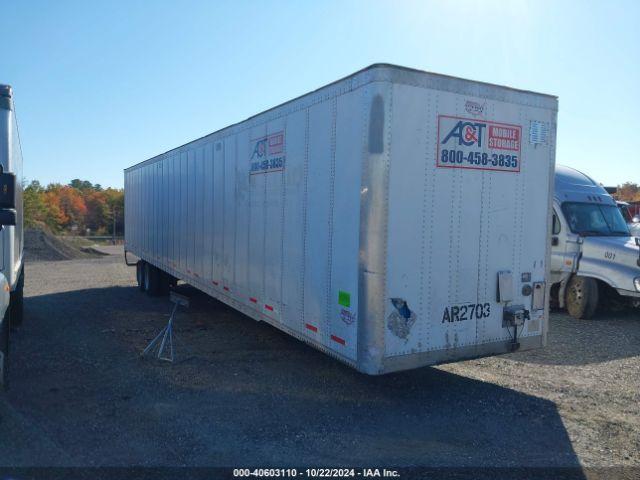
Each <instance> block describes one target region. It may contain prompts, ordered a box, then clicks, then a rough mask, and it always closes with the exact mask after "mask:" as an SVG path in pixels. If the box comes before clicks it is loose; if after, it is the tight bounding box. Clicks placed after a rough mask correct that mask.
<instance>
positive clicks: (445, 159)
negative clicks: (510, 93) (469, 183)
mask: <svg viewBox="0 0 640 480" xmlns="http://www.w3.org/2000/svg"><path fill="white" fill-rule="evenodd" d="M521 138H522V127H521V126H520V125H510V124H507V123H499V122H493V121H490V120H477V119H472V118H462V117H455V116H450V115H438V148H437V153H436V155H437V157H436V166H437V167H439V168H466V169H474V170H499V171H504V172H519V171H520V161H521V158H520V150H521V148H520V146H521V145H520V139H521Z"/></svg>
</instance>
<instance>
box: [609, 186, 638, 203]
mask: <svg viewBox="0 0 640 480" xmlns="http://www.w3.org/2000/svg"><path fill="white" fill-rule="evenodd" d="M614 197H615V198H616V200H620V201H622V202H640V185H638V184H637V183H632V182H625V183H623V184H622V185H619V186H618V191H617V192H616V194H615V195H614Z"/></svg>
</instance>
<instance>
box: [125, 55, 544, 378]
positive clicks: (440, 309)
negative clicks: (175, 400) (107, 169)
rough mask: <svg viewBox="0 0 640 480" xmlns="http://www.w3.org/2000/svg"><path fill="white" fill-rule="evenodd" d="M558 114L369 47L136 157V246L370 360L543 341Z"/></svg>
mask: <svg viewBox="0 0 640 480" xmlns="http://www.w3.org/2000/svg"><path fill="white" fill-rule="evenodd" d="M556 116H557V99H556V98H555V97H551V96H548V95H541V94H536V93H532V92H526V91H521V90H514V89H510V88H506V87H501V86H496V85H490V84H485V83H479V82H473V81H468V80H462V79H458V78H452V77H446V76H442V75H436V74H431V73H426V72H421V71H416V70H410V69H406V68H401V67H395V66H390V65H373V66H371V67H369V68H367V69H364V70H362V71H360V72H357V73H355V74H353V75H351V76H349V77H346V78H344V79H342V80H339V81H337V82H335V83H332V84H330V85H328V86H326V87H323V88H321V89H319V90H316V91H314V92H312V93H309V94H307V95H304V96H302V97H299V98H297V99H295V100H292V101H290V102H287V103H285V104H282V105H280V106H278V107H275V108H273V109H271V110H268V111H266V112H263V113H261V114H259V115H256V116H254V117H251V118H249V119H247V120H245V121H243V122H240V123H237V124H235V125H232V126H230V127H228V128H225V129H223V130H220V131H218V132H215V133H212V134H210V135H207V136H205V137H203V138H200V139H198V140H195V141H193V142H191V143H188V144H186V145H183V146H181V147H178V148H176V149H174V150H171V151H169V152H166V153H164V154H161V155H159V156H157V157H154V158H152V159H150V160H147V161H145V162H142V163H140V164H138V165H135V166H133V167H130V168H128V169H126V170H125V195H126V197H125V221H126V227H125V228H126V230H125V231H126V235H125V237H126V250H127V251H129V252H132V253H133V254H135V255H137V256H139V257H140V258H142V259H143V260H145V261H147V262H149V263H150V264H152V265H155V266H156V267H158V268H159V269H161V270H163V271H165V272H168V273H169V274H171V275H173V276H175V277H177V278H180V279H182V280H185V281H186V282H188V283H190V284H192V285H194V286H195V287H197V288H199V289H200V290H202V291H204V292H206V293H208V294H209V295H211V296H213V297H215V298H217V299H219V300H221V301H223V302H224V303H227V304H229V305H231V306H232V307H234V308H236V309H238V310H239V311H241V312H243V313H245V314H246V315H248V316H250V317H252V318H254V319H256V320H262V321H266V322H269V323H270V324H272V325H274V326H276V327H277V328H280V329H281V330H284V331H285V332H288V333H289V334H291V335H293V336H295V337H296V338H299V339H301V340H303V341H305V342H308V343H309V344H311V345H313V346H315V347H317V348H319V349H320V350H322V351H324V352H326V353H328V354H331V355H332V356H335V357H336V358H338V359H340V360H342V361H343V362H345V363H347V364H349V365H351V366H353V367H355V368H357V369H358V370H360V371H363V372H366V373H369V374H380V373H385V372H390V371H394V370H401V369H408V368H414V367H417V366H421V365H428V364H434V363H440V362H445V361H454V360H460V359H463V358H470V357H475V356H482V355H490V354H497V353H501V352H505V351H509V350H511V349H513V348H517V347H519V348H523V349H524V348H535V347H539V346H542V345H544V343H545V341H546V330H547V319H548V310H547V302H546V301H545V300H546V297H547V296H548V295H547V294H546V290H547V289H546V282H547V276H548V267H549V241H548V238H549V228H550V227H549V226H550V218H551V214H550V212H551V199H552V185H553V171H554V164H555V132H556ZM443 152H446V153H443ZM458 152H460V153H458ZM494 154H495V157H494ZM499 272H505V273H502V274H501V278H502V281H503V283H502V286H503V289H502V290H501V292H500V293H501V295H502V298H501V299H500V300H501V301H500V302H499V301H498V296H497V295H498V292H497V285H498V276H499ZM527 286H528V287H531V289H533V294H532V293H531V292H529V291H528V290H529V288H528V287H527ZM392 299H395V306H394V302H392ZM515 305H518V306H521V307H523V309H524V310H526V311H527V313H529V316H530V319H529V320H527V321H526V322H525V323H524V325H523V326H522V327H521V328H520V329H519V331H518V332H517V333H518V342H519V344H518V345H517V346H515V347H514V343H515V342H514V341H513V340H512V336H513V334H514V329H513V328H509V327H505V326H503V317H504V311H505V310H509V308H511V307H512V306H515ZM521 311H522V309H521Z"/></svg>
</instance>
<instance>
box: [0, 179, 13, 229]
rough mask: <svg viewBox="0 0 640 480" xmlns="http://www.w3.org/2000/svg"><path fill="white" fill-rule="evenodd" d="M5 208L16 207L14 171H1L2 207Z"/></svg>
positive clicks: (0, 192)
mask: <svg viewBox="0 0 640 480" xmlns="http://www.w3.org/2000/svg"><path fill="white" fill-rule="evenodd" d="M5 208H16V176H15V175H14V174H13V173H0V209H5ZM14 213H15V212H14ZM12 225H15V223H13V224H12Z"/></svg>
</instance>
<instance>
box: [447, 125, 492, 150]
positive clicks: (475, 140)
mask: <svg viewBox="0 0 640 480" xmlns="http://www.w3.org/2000/svg"><path fill="white" fill-rule="evenodd" d="M486 127H487V124H486V123H480V122H465V121H463V120H460V121H458V123H456V125H455V126H454V127H453V128H452V129H451V131H450V132H449V134H448V135H447V136H446V137H445V139H444V140H443V141H442V143H448V142H449V140H450V139H451V138H457V139H458V145H465V146H467V147H470V146H471V145H477V146H478V147H482V132H483V130H484V129H485V128H486Z"/></svg>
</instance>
